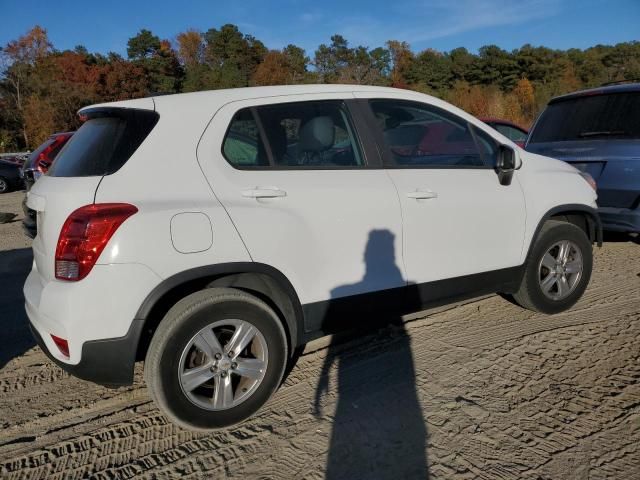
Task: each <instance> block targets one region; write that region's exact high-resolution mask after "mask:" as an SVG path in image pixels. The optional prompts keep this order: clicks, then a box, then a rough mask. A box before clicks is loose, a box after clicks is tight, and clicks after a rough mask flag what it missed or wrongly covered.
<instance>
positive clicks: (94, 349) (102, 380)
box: [29, 320, 144, 387]
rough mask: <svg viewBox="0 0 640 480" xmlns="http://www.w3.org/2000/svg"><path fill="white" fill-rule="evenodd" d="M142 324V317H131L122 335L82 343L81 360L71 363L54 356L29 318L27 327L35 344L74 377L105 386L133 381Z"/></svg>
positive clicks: (120, 384)
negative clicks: (124, 333) (125, 332)
mask: <svg viewBox="0 0 640 480" xmlns="http://www.w3.org/2000/svg"><path fill="white" fill-rule="evenodd" d="M143 325H144V321H143V320H134V321H133V322H132V323H131V328H130V329H129V331H128V332H127V334H126V335H125V336H124V337H120V338H107V339H104V340H94V341H89V342H85V343H84V344H83V345H82V356H81V360H80V362H79V363H77V364H75V365H72V364H69V363H65V362H63V361H61V360H59V359H58V358H56V357H55V356H54V355H53V354H52V353H51V352H50V351H49V346H48V344H47V342H45V341H44V339H43V338H42V335H41V334H40V332H39V331H38V328H37V327H36V326H35V325H34V324H33V323H31V322H29V328H30V329H31V333H32V334H33V337H34V338H35V340H36V342H37V343H38V346H39V347H40V348H41V349H42V351H43V352H44V353H45V354H46V355H47V357H49V359H51V360H52V361H53V362H54V363H55V364H56V365H58V366H59V367H60V368H62V369H63V370H65V371H67V372H69V373H70V374H71V375H73V376H75V377H78V378H81V379H82V380H88V381H90V382H94V383H97V384H99V385H104V386H107V387H119V386H123V385H131V384H132V383H133V367H134V365H135V361H136V350H137V347H138V341H139V339H140V334H141V332H142V327H143ZM45 335H46V333H45Z"/></svg>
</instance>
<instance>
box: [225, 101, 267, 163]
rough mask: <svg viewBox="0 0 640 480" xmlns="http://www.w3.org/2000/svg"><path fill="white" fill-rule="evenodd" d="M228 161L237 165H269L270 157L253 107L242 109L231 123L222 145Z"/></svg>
mask: <svg viewBox="0 0 640 480" xmlns="http://www.w3.org/2000/svg"><path fill="white" fill-rule="evenodd" d="M222 151H223V153H224V156H225V158H226V159H227V161H228V162H229V163H230V164H231V165H233V166H235V167H260V166H268V165H269V158H268V157H267V152H266V149H265V148H264V145H263V143H262V139H261V138H260V133H259V130H258V125H257V123H256V119H255V116H254V115H253V113H252V112H251V109H248V108H246V109H244V110H240V111H239V112H238V113H236V114H235V116H234V117H233V119H232V120H231V124H230V125H229V130H228V131H227V135H226V136H225V139H224V143H223V146H222Z"/></svg>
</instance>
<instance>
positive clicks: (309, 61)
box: [0, 24, 640, 152]
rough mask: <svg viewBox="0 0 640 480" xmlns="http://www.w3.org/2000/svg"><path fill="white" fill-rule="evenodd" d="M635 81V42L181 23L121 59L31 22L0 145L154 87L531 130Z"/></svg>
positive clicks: (33, 142) (6, 69) (7, 72)
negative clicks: (272, 90)
mask: <svg viewBox="0 0 640 480" xmlns="http://www.w3.org/2000/svg"><path fill="white" fill-rule="evenodd" d="M638 78H640V42H637V41H633V42H625V43H619V44H617V45H613V46H608V45H596V46H594V47H591V48H587V49H585V50H581V49H575V48H573V49H569V50H554V49H550V48H547V47H541V46H539V47H536V46H532V45H528V44H527V45H523V46H522V47H521V48H518V49H515V50H513V51H511V52H508V51H506V50H503V49H501V48H499V47H498V46H496V45H488V46H484V47H482V48H480V49H479V51H478V53H472V52H469V51H468V50H467V49H465V48H462V47H461V48H456V49H453V50H451V51H448V52H440V51H436V50H433V49H426V50H423V51H420V52H414V51H412V50H411V48H410V45H409V44H408V43H406V42H403V41H399V40H389V41H388V42H386V44H385V45H384V46H380V47H376V48H369V47H367V46H362V45H358V46H351V45H350V44H349V42H348V41H347V39H346V38H344V37H343V36H341V35H334V36H332V37H331V38H330V42H328V43H326V44H322V45H320V46H319V47H318V48H317V49H316V50H315V52H313V56H309V55H308V54H307V52H305V50H304V49H302V48H300V47H299V46H296V45H293V44H291V45H287V46H286V47H284V48H282V49H280V50H274V49H268V48H267V47H266V46H265V45H264V44H263V43H262V42H261V41H260V40H258V39H257V38H255V37H253V36H252V35H248V34H244V33H242V32H241V31H240V30H239V29H238V27H237V26H235V25H230V24H227V25H223V26H222V27H220V28H211V29H209V30H207V31H206V32H200V31H197V30H187V31H184V32H181V33H179V34H178V35H176V37H175V39H173V41H170V40H166V39H161V38H160V37H158V36H157V35H154V34H153V32H151V31H149V30H146V29H143V30H141V31H140V32H138V34H137V35H135V36H134V37H132V38H130V39H129V41H128V42H127V56H126V58H124V57H123V56H121V55H119V54H117V53H113V52H110V53H108V54H106V55H105V54H101V53H91V52H89V51H88V50H87V49H86V48H85V47H84V46H81V45H80V46H77V47H75V48H74V49H73V50H63V51H60V50H57V49H56V48H55V47H54V46H53V45H52V43H51V41H50V40H49V38H48V36H47V32H46V30H45V29H43V28H41V27H40V26H35V27H34V28H32V29H31V30H30V31H28V32H27V33H25V34H24V35H23V36H21V37H20V38H18V39H16V40H13V41H11V42H9V43H7V45H5V46H4V47H2V49H1V50H0V152H2V151H15V150H22V149H33V148H35V147H36V146H37V145H38V144H39V143H41V142H42V141H43V140H44V139H45V138H46V137H47V136H48V135H49V134H51V133H52V132H55V131H63V130H73V129H76V128H77V127H78V125H79V120H78V118H77V115H76V112H77V110H78V109H79V108H80V107H82V106H85V105H88V104H92V103H97V102H108V101H114V100H123V99H130V98H138V97H144V96H148V95H153V94H158V93H179V92H193V91H198V90H210V89H219V88H233V87H246V86H255V85H288V84H300V83H351V84H368V85H382V86H393V87H398V88H407V89H412V90H417V91H420V92H424V93H429V94H431V95H434V96H437V97H440V98H443V99H444V100H447V101H449V102H451V103H453V104H455V105H457V106H459V107H461V108H463V109H464V110H466V111H468V112H470V113H471V114H473V115H477V116H490V117H501V118H505V119H508V120H511V121H514V122H516V123H519V124H521V125H523V126H525V127H526V126H529V125H530V124H531V123H532V121H533V120H534V118H535V116H536V115H537V114H538V112H539V111H540V110H541V109H542V108H543V107H544V105H545V104H546V103H547V101H548V100H549V99H550V98H551V97H552V96H555V95H559V94H562V93H566V92H569V91H573V90H577V89H580V88H586V87H592V86H598V85H601V84H603V83H606V82H613V81H618V80H630V79H638Z"/></svg>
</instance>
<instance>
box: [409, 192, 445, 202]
mask: <svg viewBox="0 0 640 480" xmlns="http://www.w3.org/2000/svg"><path fill="white" fill-rule="evenodd" d="M407 197H409V198H415V199H416V200H426V199H429V198H438V194H437V193H436V192H432V191H430V190H422V191H421V190H416V191H415V192H409V193H407Z"/></svg>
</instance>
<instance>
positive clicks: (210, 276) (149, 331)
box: [136, 262, 304, 360]
mask: <svg viewBox="0 0 640 480" xmlns="http://www.w3.org/2000/svg"><path fill="white" fill-rule="evenodd" d="M212 287H226V288H237V289H239V290H243V291H246V292H247V293H251V294H253V295H255V296H257V297H258V298H260V299H261V300H263V301H264V302H265V303H267V304H268V305H269V306H270V307H271V308H273V310H274V311H275V312H276V314H277V315H278V316H279V317H280V319H281V321H282V325H283V327H284V329H285V332H286V334H287V341H288V347H289V348H288V351H289V352H290V353H291V352H293V351H294V349H295V347H297V346H298V345H299V344H300V342H301V341H302V340H301V339H302V334H303V332H304V321H303V311H302V306H301V304H300V301H299V299H298V295H297V294H296V292H295V289H294V288H293V286H292V285H291V282H290V281H289V280H288V279H287V277H286V276H285V275H284V274H283V273H282V272H280V271H279V270H277V269H276V268H274V267H272V266H270V265H266V264H262V263H255V262H234V263H224V264H216V265H206V266H201V267H196V268H192V269H190V270H185V271H183V272H180V273H177V274H176V275H173V276H171V277H169V278H167V279H165V280H164V281H162V282H161V283H160V284H159V285H158V286H156V288H154V289H153V291H152V292H151V293H150V294H149V295H148V296H147V298H146V299H145V300H144V302H143V303H142V305H141V306H140V308H139V309H138V312H137V314H136V320H139V321H142V322H144V327H143V328H142V329H141V333H140V338H139V339H138V342H137V352H136V359H137V360H142V359H143V358H144V356H145V354H146V351H147V349H148V347H149V343H150V342H151V338H152V337H153V334H154V332H155V330H156V328H157V327H158V325H159V324H160V322H161V321H162V319H163V318H164V316H165V314H166V313H167V312H168V311H169V309H170V308H171V307H172V306H173V305H174V304H175V303H176V302H177V301H179V300H180V299H182V298H184V297H186V296H187V295H190V294H191V293H194V292H196V291H199V290H203V289H205V288H212Z"/></svg>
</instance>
